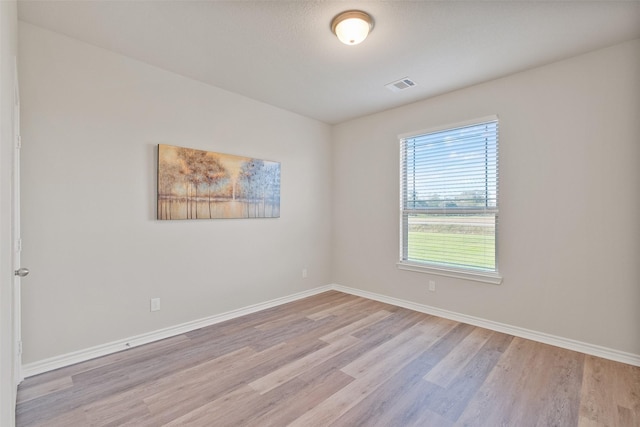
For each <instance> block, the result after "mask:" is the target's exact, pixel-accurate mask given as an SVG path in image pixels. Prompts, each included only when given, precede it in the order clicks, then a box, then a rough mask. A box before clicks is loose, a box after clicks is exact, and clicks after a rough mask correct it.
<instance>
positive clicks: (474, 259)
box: [398, 117, 500, 283]
mask: <svg viewBox="0 0 640 427" xmlns="http://www.w3.org/2000/svg"><path fill="white" fill-rule="evenodd" d="M400 158H401V172H400V173H401V176H400V183H401V184H400V185H401V189H400V193H401V215H400V217H401V230H402V233H401V245H400V246H401V247H400V252H401V258H400V262H399V263H398V266H399V267H400V268H405V269H410V270H415V269H417V270H419V271H422V270H427V271H431V272H435V273H440V274H446V275H452V276H455V277H465V278H471V279H477V280H481V281H488V282H491V283H500V278H499V276H498V274H497V272H498V268H497V259H496V226H497V223H498V118H497V117H491V118H488V119H483V120H478V121H475V122H473V123H470V124H469V123H466V124H462V125H457V126H455V127H450V128H447V129H442V130H437V131H432V132H428V133H421V134H417V135H415V134H414V135H411V136H401V138H400Z"/></svg>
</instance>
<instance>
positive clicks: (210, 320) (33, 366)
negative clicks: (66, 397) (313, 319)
mask: <svg viewBox="0 0 640 427" xmlns="http://www.w3.org/2000/svg"><path fill="white" fill-rule="evenodd" d="M331 289H332V287H331V286H330V285H329V286H321V287H319V288H314V289H310V290H308V291H304V292H299V293H296V294H293V295H288V296H285V297H281V298H276V299H273V300H271V301H267V302H262V303H258V304H253V305H250V306H247V307H243V308H239V309H236V310H231V311H227V312H226V313H222V314H216V315H213V316H209V317H205V318H203V319H198V320H193V321H191V322H186V323H182V324H180V325H176V326H170V327H168V328H164V329H160V330H157V331H152V332H148V333H145V334H140V335H136V336H133V337H129V338H125V339H121V340H117V341H113V342H110V343H106V344H102V345H98V346H95V347H91V348H87V349H84V350H78V351H74V352H72V353H67V354H63V355H60V356H55V357H51V358H48V359H44V360H40V361H37V362H33V363H27V364H25V365H23V366H22V374H23V376H24V377H25V378H28V377H32V376H34V375H38V374H41V373H44V372H48V371H52V370H54V369H58V368H63V367H65V366H69V365H73V364H76V363H80V362H85V361H87V360H90V359H94V358H96V357H100V356H106V355H108V354H112V353H117V352H118V351H122V350H126V349H128V348H133V347H137V346H139V345H143V344H148V343H151V342H154V341H159V340H162V339H165V338H169V337H173V336H176V335H180V334H184V333H186V332H189V331H193V330H196V329H200V328H203V327H205V326H211V325H215V324H216V323H220V322H224V321H226V320H230V319H235V318H236V317H240V316H244V315H247V314H251V313H255V312H257V311H260V310H265V309H267V308H271V307H275V306H278V305H282V304H286V303H288V302H292V301H296V300H299V299H302V298H307V297H310V296H313V295H316V294H319V293H322V292H326V291H330V290H331Z"/></svg>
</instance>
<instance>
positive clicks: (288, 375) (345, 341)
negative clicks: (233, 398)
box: [249, 335, 360, 394]
mask: <svg viewBox="0 0 640 427" xmlns="http://www.w3.org/2000/svg"><path fill="white" fill-rule="evenodd" d="M359 342H360V340H359V339H358V338H355V337H352V336H350V335H347V336H344V337H342V338H341V339H339V340H336V341H334V342H332V343H330V344H329V345H327V346H326V347H324V348H322V349H320V350H318V351H314V352H313V353H310V354H308V355H306V356H304V357H302V358H300V359H297V360H295V361H293V362H291V363H289V364H287V365H285V366H283V367H282V368H280V369H277V370H275V371H272V372H270V373H268V374H267V375H265V376H263V377H261V378H258V379H257V380H255V381H252V382H250V383H249V386H250V387H251V388H252V389H254V390H255V391H257V392H258V393H260V394H264V393H266V392H268V391H270V390H273V389H274V388H276V387H278V386H280V385H281V384H283V383H285V382H287V381H289V380H290V379H292V378H295V377H296V376H298V375H300V374H301V373H303V372H304V371H305V370H307V369H310V368H313V367H314V366H318V365H319V364H321V363H322V362H324V361H326V360H327V359H329V358H331V357H333V356H335V355H337V354H340V353H343V352H344V351H346V350H348V349H349V348H351V347H353V346H354V345H355V344H357V343H359Z"/></svg>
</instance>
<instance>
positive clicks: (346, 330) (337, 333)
mask: <svg viewBox="0 0 640 427" xmlns="http://www.w3.org/2000/svg"><path fill="white" fill-rule="evenodd" d="M391 314H392V313H391V312H389V311H387V310H379V311H376V312H375V313H373V314H370V315H369V316H367V317H365V318H363V319H360V320H358V321H356V322H352V323H350V324H348V325H346V326H343V327H342V328H339V329H335V330H333V331H331V332H330V333H328V334H326V335H323V336H321V337H320V339H321V340H322V341H326V342H329V343H330V342H335V341H337V340H339V339H341V338H342V337H344V336H346V335H350V334H353V333H354V332H357V331H359V330H360V329H362V328H365V327H369V326H371V325H373V324H375V323H376V322H379V321H380V320H382V319H386V318H387V317H389V316H391Z"/></svg>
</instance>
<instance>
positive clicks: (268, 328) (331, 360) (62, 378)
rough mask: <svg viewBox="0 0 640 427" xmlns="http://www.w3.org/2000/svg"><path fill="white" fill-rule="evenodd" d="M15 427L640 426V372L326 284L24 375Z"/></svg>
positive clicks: (625, 366)
mask: <svg viewBox="0 0 640 427" xmlns="http://www.w3.org/2000/svg"><path fill="white" fill-rule="evenodd" d="M16 418H17V426H18V427H33V426H47V427H51V426H53V427H56V426H64V427H76V426H82V427H84V426H96V427H105V426H118V427H157V426H162V425H180V426H183V425H186V426H216V427H224V426H230V427H231V426H233V427H238V426H242V427H244V426H255V427H269V426H273V427H276V426H278V427H280V426H286V425H292V426H304V427H308V426H323V427H324V426H334V427H339V426H344V427H346V426H349V427H352V426H366V427H376V426H380V427H383V426H384V427H389V426H402V427H409V426H420V427H424V426H429V427H453V426H479V427H485V426H492V427H493V426H517V427H528V426H532V427H538V426H545V427H546V426H562V427H574V426H581V427H585V426H599V427H602V426H620V427H631V426H633V427H635V426H640V367H634V366H630V365H625V364H621V363H616V362H611V361H608V360H604V359H600V358H597V357H593V356H585V355H584V354H581V353H577V352H572V351H569V350H564V349H560V348H557V347H553V346H549V345H545V344H541V343H537V342H534V341H529V340H526V339H522V338H514V337H512V336H509V335H505V334H502V333H499V332H492V331H487V330H485V329H482V328H477V327H474V326H471V325H467V324H462V323H458V322H455V321H451V320H446V319H442V318H438V317H435V316H430V315H427V314H423V313H419V312H415V311H411V310H408V309H405V308H401V307H395V306H392V305H389V304H385V303H381V302H377V301H372V300H367V299H365V298H360V297H356V296H353V295H347V294H344V293H341V292H337V291H329V292H324V293H322V294H318V295H314V296H312V297H309V298H305V299H301V300H298V301H293V302H291V303H287V304H283V305H280V306H277V307H272V308H270V309H267V310H263V311H260V312H257V313H252V314H249V315H247V316H243V317H239V318H236V319H232V320H229V321H226V322H221V323H218V324H215V325H211V326H209V327H205V328H201V329H199V330H196V331H191V332H188V333H185V334H182V335H179V336H176V337H173V338H169V339H167V340H163V341H159V342H155V343H152V344H149V345H145V346H139V347H136V348H132V349H129V350H127V351H123V352H120V353H116V354H112V355H109V356H105V357H103V358H97V359H94V360H90V361H87V362H84V363H80V364H77V365H74V366H69V367H65V368H62V369H59V370H56V371H52V372H47V373H45V374H42V375H39V376H36V377H32V378H28V379H26V380H25V381H24V382H23V383H22V384H21V385H20V386H19V388H18V403H17V407H16Z"/></svg>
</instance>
